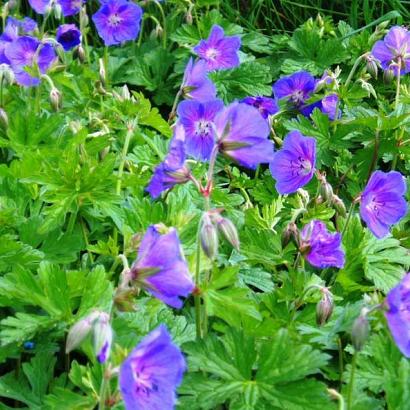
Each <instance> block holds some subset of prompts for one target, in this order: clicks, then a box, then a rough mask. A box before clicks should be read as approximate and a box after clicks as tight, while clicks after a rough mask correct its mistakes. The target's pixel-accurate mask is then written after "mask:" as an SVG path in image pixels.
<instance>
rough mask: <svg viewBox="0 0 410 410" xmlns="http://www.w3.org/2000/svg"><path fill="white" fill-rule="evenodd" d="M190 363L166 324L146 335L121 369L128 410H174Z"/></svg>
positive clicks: (120, 380)
mask: <svg viewBox="0 0 410 410" xmlns="http://www.w3.org/2000/svg"><path fill="white" fill-rule="evenodd" d="M185 370H186V363H185V358H184V356H183V354H182V353H181V350H180V349H179V348H178V347H177V346H176V345H175V344H174V343H173V341H172V339H171V336H170V334H169V333H168V330H167V328H166V327H165V325H160V326H158V327H157V328H156V329H155V330H153V331H152V332H151V333H150V334H148V335H147V336H145V337H144V338H143V339H142V340H141V342H140V343H139V344H138V345H137V347H136V348H135V349H134V350H133V351H132V352H131V353H130V354H129V356H128V357H127V358H126V359H125V360H124V362H123V363H122V365H121V368H120V376H119V382H120V390H121V395H122V397H123V399H124V403H125V408H126V410H142V409H144V410H159V409H161V410H172V409H173V408H174V407H175V404H176V403H175V402H176V394H175V390H176V388H177V387H178V386H179V385H180V384H181V381H182V377H183V374H184V372H185Z"/></svg>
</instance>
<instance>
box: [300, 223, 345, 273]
mask: <svg viewBox="0 0 410 410" xmlns="http://www.w3.org/2000/svg"><path fill="white" fill-rule="evenodd" d="M300 237H301V247H300V249H301V251H302V253H304V255H305V258H306V259H307V261H308V262H309V263H310V264H311V265H313V266H316V267H317V268H328V267H330V266H335V267H337V268H343V266H344V264H345V254H344V252H343V250H342V249H341V248H340V246H341V242H342V236H341V234H340V233H339V232H336V233H333V234H332V233H330V232H329V231H328V230H327V228H326V225H325V224H324V223H323V222H322V221H318V220H314V221H311V222H310V223H308V224H307V225H305V227H304V228H303V229H302V232H301V235H300Z"/></svg>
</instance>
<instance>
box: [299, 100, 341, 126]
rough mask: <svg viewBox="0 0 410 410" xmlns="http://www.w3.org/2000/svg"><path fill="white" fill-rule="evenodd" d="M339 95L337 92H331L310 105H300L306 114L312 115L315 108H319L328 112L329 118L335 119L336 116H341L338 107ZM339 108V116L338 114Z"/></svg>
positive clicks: (301, 110) (325, 112) (307, 115)
mask: <svg viewBox="0 0 410 410" xmlns="http://www.w3.org/2000/svg"><path fill="white" fill-rule="evenodd" d="M338 103H339V97H338V95H337V94H329V95H327V96H326V97H324V98H322V99H321V100H319V101H316V102H314V103H312V104H309V105H304V106H303V107H300V112H301V113H302V114H303V115H304V116H306V117H310V115H311V114H312V112H313V110H314V109H315V108H319V110H320V111H322V113H323V114H326V115H327V116H328V117H329V119H331V120H334V119H335V118H336V117H337V118H339V117H340V115H341V111H340V110H339V109H338ZM336 110H337V116H336Z"/></svg>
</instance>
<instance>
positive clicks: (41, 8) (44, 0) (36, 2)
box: [28, 0, 51, 14]
mask: <svg viewBox="0 0 410 410" xmlns="http://www.w3.org/2000/svg"><path fill="white" fill-rule="evenodd" d="M28 2H29V4H30V6H31V7H32V8H33V9H34V11H35V12H36V13H38V14H45V12H46V10H47V8H48V7H49V6H51V1H50V0H28Z"/></svg>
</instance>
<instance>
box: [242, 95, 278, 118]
mask: <svg viewBox="0 0 410 410" xmlns="http://www.w3.org/2000/svg"><path fill="white" fill-rule="evenodd" d="M240 102H242V103H245V104H248V105H251V106H253V107H255V108H257V109H258V111H259V112H260V114H261V115H262V117H263V118H268V117H269V115H273V114H276V113H277V112H278V111H279V107H278V104H277V102H276V101H275V100H274V99H273V98H268V97H246V98H244V99H243V100H241V101H240Z"/></svg>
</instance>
